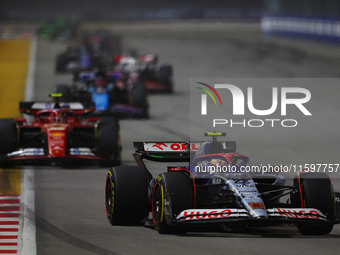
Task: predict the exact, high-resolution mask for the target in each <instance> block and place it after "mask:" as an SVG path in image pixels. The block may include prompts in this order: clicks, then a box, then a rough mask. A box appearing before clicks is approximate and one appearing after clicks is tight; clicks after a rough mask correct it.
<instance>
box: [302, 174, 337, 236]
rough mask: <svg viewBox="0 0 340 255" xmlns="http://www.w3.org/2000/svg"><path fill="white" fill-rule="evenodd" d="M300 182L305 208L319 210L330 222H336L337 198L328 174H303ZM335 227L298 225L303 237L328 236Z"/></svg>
mask: <svg viewBox="0 0 340 255" xmlns="http://www.w3.org/2000/svg"><path fill="white" fill-rule="evenodd" d="M300 181H301V190H302V195H303V203H304V204H303V207H304V208H315V209H318V210H320V211H321V212H322V213H323V214H324V215H326V216H327V219H328V220H334V218H335V197H334V191H333V187H332V183H331V181H330V179H329V177H328V176H327V174H324V173H304V174H301V178H300ZM333 225H334V224H325V225H320V224H318V225H313V224H298V225H297V228H298V230H299V231H300V233H301V234H303V235H326V234H329V233H330V232H331V231H332V229H333Z"/></svg>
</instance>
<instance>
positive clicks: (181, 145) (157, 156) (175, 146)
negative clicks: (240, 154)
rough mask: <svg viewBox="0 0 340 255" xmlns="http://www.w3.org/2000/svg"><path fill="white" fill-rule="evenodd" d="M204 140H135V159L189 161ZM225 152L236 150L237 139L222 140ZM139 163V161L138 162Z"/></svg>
mask: <svg viewBox="0 0 340 255" xmlns="http://www.w3.org/2000/svg"><path fill="white" fill-rule="evenodd" d="M202 143H204V142H188V141H180V142H134V143H133V145H134V148H135V151H136V153H135V154H134V156H135V159H136V161H137V158H136V156H137V157H138V158H140V159H148V160H152V161H159V162H189V161H190V156H194V154H195V152H196V151H197V150H198V148H199V147H200V145H201V144H202ZM221 143H222V145H223V152H224V153H234V152H236V142H235V141H225V142H221ZM137 163H138V161H137ZM138 164H139V163H138Z"/></svg>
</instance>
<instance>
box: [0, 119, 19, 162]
mask: <svg viewBox="0 0 340 255" xmlns="http://www.w3.org/2000/svg"><path fill="white" fill-rule="evenodd" d="M0 141H1V142H0V155H5V154H7V153H10V152H13V151H15V149H16V147H17V146H16V145H17V128H16V125H15V123H14V121H13V120H12V119H0ZM0 164H1V167H6V168H7V167H13V166H14V162H10V161H7V162H0Z"/></svg>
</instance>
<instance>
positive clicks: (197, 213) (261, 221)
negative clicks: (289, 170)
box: [173, 208, 340, 225]
mask: <svg viewBox="0 0 340 255" xmlns="http://www.w3.org/2000/svg"><path fill="white" fill-rule="evenodd" d="M267 215H268V218H252V217H250V216H249V214H248V212H247V211H246V210H245V209H236V208H232V209H226V208H223V209H189V210H184V211H182V212H181V213H179V214H178V215H177V216H175V217H174V219H173V223H174V224H214V223H227V224H242V223H244V224H256V225H274V224H279V223H295V224H301V223H313V224H336V223H340V221H339V220H338V219H337V220H333V221H330V220H328V219H327V217H326V216H325V215H324V214H323V213H322V212H321V211H319V210H318V209H314V208H271V209H267Z"/></svg>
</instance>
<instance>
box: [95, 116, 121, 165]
mask: <svg viewBox="0 0 340 255" xmlns="http://www.w3.org/2000/svg"><path fill="white" fill-rule="evenodd" d="M97 141H98V154H99V156H100V157H103V158H105V160H104V161H101V162H100V163H99V165H100V166H101V167H111V166H117V165H120V164H121V143H120V128H119V122H118V120H117V119H116V118H110V117H106V118H101V119H100V121H99V125H98V140H97Z"/></svg>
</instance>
